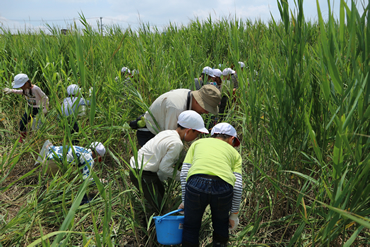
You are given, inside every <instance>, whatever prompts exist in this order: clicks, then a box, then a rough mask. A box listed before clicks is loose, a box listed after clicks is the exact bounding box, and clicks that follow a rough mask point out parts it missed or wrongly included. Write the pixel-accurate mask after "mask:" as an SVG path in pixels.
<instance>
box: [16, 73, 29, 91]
mask: <svg viewBox="0 0 370 247" xmlns="http://www.w3.org/2000/svg"><path fill="white" fill-rule="evenodd" d="M28 80H29V79H28V76H27V75H26V74H18V75H16V76H14V81H13V88H20V87H22V86H23V85H24V84H25V83H26V82H28Z"/></svg>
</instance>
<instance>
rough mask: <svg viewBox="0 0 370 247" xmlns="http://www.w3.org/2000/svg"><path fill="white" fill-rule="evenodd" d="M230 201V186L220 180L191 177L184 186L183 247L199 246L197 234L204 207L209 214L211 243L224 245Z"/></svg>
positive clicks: (226, 240) (231, 191)
mask: <svg viewBox="0 0 370 247" xmlns="http://www.w3.org/2000/svg"><path fill="white" fill-rule="evenodd" d="M232 199H233V186H232V185H231V184H229V183H227V182H225V181H224V180H222V179H211V178H206V177H202V175H193V176H191V177H190V178H189V179H188V181H187V183H186V192H185V203H184V204H185V211H184V216H185V218H184V229H183V234H182V239H183V246H194V245H198V244H199V230H200V227H201V223H202V217H203V213H204V210H205V209H206V207H207V205H208V204H209V205H210V206H211V213H212V225H213V242H214V243H215V242H217V243H222V244H226V243H227V242H228V240H229V212H230V209H231V204H232ZM184 244H185V245H184Z"/></svg>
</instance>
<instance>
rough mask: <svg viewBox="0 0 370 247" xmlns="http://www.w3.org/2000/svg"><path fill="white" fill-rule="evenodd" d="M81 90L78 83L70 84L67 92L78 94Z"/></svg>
mask: <svg viewBox="0 0 370 247" xmlns="http://www.w3.org/2000/svg"><path fill="white" fill-rule="evenodd" d="M79 91H80V88H79V87H78V85H76V84H72V85H69V86H68V87H67V94H68V95H76V94H78V92H79Z"/></svg>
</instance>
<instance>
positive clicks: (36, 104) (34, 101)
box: [3, 74, 49, 143]
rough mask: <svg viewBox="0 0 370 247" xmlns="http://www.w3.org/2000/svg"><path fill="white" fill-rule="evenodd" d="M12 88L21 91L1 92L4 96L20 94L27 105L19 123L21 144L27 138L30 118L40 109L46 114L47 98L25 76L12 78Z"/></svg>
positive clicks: (20, 75)
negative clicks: (27, 126)
mask: <svg viewBox="0 0 370 247" xmlns="http://www.w3.org/2000/svg"><path fill="white" fill-rule="evenodd" d="M13 88H20V89H21V90H15V89H10V88H5V89H4V90H3V91H4V92H5V94H9V93H15V94H22V95H23V96H24V97H25V98H26V100H27V104H28V107H27V109H26V112H25V113H24V115H23V117H22V119H21V121H20V122H19V130H20V134H21V136H20V138H19V142H20V143H23V139H25V138H26V136H27V128H26V125H27V123H28V122H29V121H30V120H31V117H32V118H33V117H35V116H36V115H37V114H38V113H39V109H40V107H41V108H42V112H43V113H44V114H46V113H47V111H48V107H49V98H48V96H46V94H45V93H44V92H43V91H42V90H41V89H40V88H39V87H38V86H36V85H34V84H32V83H31V80H30V79H29V78H28V76H27V75H26V74H18V75H16V76H15V77H14V82H13Z"/></svg>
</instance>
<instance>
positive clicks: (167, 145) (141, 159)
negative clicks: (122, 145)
mask: <svg viewBox="0 0 370 247" xmlns="http://www.w3.org/2000/svg"><path fill="white" fill-rule="evenodd" d="M199 133H207V134H208V130H207V129H206V128H205V127H204V121H203V118H202V117H201V116H200V115H199V114H198V113H197V112H195V111H192V110H187V111H183V112H182V113H181V114H180V115H179V118H178V121H177V128H176V129H175V130H165V131H161V132H159V133H158V134H157V135H156V136H155V137H154V138H152V139H151V140H150V141H148V142H147V143H146V144H145V145H144V146H143V147H142V148H141V149H139V151H138V153H137V156H133V157H131V159H130V166H131V168H132V169H131V170H130V179H131V181H132V183H133V184H134V185H135V186H136V188H138V190H139V191H141V190H142V191H143V193H144V197H145V198H146V200H147V201H148V202H149V203H150V204H151V206H152V207H153V208H154V209H155V210H156V211H157V213H160V211H161V208H162V199H163V196H164V193H165V189H164V186H163V184H162V182H161V180H160V179H159V177H158V174H157V173H158V172H161V176H163V177H167V178H168V177H170V178H172V177H173V176H175V179H176V180H178V181H180V171H175V169H174V167H173V166H174V164H175V163H176V161H177V160H178V159H179V156H180V153H181V151H182V149H183V141H186V142H189V141H193V140H194V139H195V138H197V136H198V134H199ZM139 180H141V183H139ZM140 187H141V189H140Z"/></svg>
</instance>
